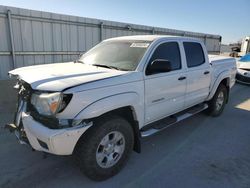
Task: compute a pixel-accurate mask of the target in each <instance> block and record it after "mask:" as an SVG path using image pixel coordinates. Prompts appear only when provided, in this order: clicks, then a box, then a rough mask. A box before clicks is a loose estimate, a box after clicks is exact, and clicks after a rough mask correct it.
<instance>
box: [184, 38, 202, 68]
mask: <svg viewBox="0 0 250 188" xmlns="http://www.w3.org/2000/svg"><path fill="white" fill-rule="evenodd" d="M183 45H184V49H185V54H186V60H187V66H188V67H189V68H190V67H197V66H199V65H202V64H203V63H205V56H204V52H203V49H202V46H201V44H200V43H196V42H183Z"/></svg>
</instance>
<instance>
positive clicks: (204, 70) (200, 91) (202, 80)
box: [183, 41, 211, 108]
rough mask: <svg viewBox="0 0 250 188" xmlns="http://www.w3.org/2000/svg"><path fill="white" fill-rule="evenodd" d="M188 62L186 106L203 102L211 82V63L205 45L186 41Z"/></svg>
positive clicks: (184, 45) (184, 44)
mask: <svg viewBox="0 0 250 188" xmlns="http://www.w3.org/2000/svg"><path fill="white" fill-rule="evenodd" d="M183 47H184V51H185V56H186V64H187V90H186V99H185V108H188V107H191V106H193V105H196V104H198V103H201V102H203V101H204V100H205V99H206V98H207V96H208V94H209V87H210V83H211V65H210V63H209V62H208V58H207V57H206V56H205V53H204V50H205V47H204V46H202V45H201V44H200V43H199V42H190V41H186V42H185V41H184V42H183Z"/></svg>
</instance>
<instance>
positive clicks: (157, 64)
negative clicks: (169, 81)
mask: <svg viewBox="0 0 250 188" xmlns="http://www.w3.org/2000/svg"><path fill="white" fill-rule="evenodd" d="M171 70H172V67H171V63H170V61H168V60H165V59H156V60H154V61H153V62H152V63H151V64H150V65H149V67H148V68H147V74H157V73H163V72H169V71H171Z"/></svg>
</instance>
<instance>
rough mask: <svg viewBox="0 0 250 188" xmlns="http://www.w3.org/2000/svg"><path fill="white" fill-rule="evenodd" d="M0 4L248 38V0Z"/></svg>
mask: <svg viewBox="0 0 250 188" xmlns="http://www.w3.org/2000/svg"><path fill="white" fill-rule="evenodd" d="M0 5H7V6H13V7H19V8H27V9H32V10H41V11H47V12H54V13H61V14H68V15H74V16H81V17H90V18H98V19H103V20H112V21H119V22H127V23H133V24H141V25H149V26H155V27H165V28H170V29H179V30H186V31H193V32H202V33H209V34H217V35H221V36H222V43H223V44H228V43H233V42H237V41H238V40H240V39H242V38H243V37H245V36H249V35H250V0H151V1H147V0H144V1H143V0H0Z"/></svg>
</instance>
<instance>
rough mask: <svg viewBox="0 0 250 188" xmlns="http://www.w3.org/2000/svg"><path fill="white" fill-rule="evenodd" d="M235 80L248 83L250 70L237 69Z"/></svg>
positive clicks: (249, 81)
mask: <svg viewBox="0 0 250 188" xmlns="http://www.w3.org/2000/svg"><path fill="white" fill-rule="evenodd" d="M236 80H237V81H238V82H242V83H246V84H250V71H245V70H241V69H238V70H237V74H236Z"/></svg>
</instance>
